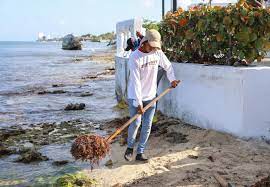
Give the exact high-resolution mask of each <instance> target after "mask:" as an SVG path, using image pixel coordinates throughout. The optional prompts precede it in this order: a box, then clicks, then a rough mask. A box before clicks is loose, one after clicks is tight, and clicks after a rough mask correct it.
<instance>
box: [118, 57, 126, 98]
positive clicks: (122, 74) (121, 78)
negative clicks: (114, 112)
mask: <svg viewBox="0 0 270 187" xmlns="http://www.w3.org/2000/svg"><path fill="white" fill-rule="evenodd" d="M127 62H128V58H127V57H119V56H115V94H116V98H117V101H121V100H122V99H126V97H127V82H128V67H127Z"/></svg>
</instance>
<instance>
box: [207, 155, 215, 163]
mask: <svg viewBox="0 0 270 187" xmlns="http://www.w3.org/2000/svg"><path fill="white" fill-rule="evenodd" d="M207 158H208V159H209V160H210V161H211V162H215V159H214V158H213V157H212V156H209V157H207Z"/></svg>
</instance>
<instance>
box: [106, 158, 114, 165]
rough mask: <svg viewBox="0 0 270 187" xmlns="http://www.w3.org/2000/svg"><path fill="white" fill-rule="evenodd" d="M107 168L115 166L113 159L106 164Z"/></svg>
mask: <svg viewBox="0 0 270 187" xmlns="http://www.w3.org/2000/svg"><path fill="white" fill-rule="evenodd" d="M105 166H107V167H111V166H113V161H112V159H110V160H108V161H107V162H106V163H105Z"/></svg>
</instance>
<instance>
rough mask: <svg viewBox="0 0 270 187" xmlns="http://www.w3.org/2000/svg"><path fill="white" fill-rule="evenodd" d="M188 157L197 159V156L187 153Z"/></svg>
mask: <svg viewBox="0 0 270 187" xmlns="http://www.w3.org/2000/svg"><path fill="white" fill-rule="evenodd" d="M188 158H190V159H198V156H195V155H188Z"/></svg>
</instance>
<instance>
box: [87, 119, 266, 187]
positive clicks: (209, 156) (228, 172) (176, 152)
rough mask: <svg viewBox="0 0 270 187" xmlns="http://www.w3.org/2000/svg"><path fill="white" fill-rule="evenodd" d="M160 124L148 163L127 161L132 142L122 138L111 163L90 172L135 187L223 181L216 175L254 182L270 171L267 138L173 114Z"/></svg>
mask: <svg viewBox="0 0 270 187" xmlns="http://www.w3.org/2000/svg"><path fill="white" fill-rule="evenodd" d="M115 125H116V126H117V124H115ZM154 127H155V129H156V130H155V131H154V132H152V134H151V137H150V140H149V146H148V148H147V150H146V154H147V155H148V156H149V157H151V159H150V160H149V162H148V163H140V162H136V161H132V162H130V163H129V162H126V161H125V160H124V158H123V153H124V151H125V148H126V146H123V140H122V138H119V139H118V141H116V142H115V143H113V145H112V152H111V159H112V162H113V165H112V166H111V168H102V169H95V170H93V171H92V172H90V171H85V172H86V173H87V174H88V175H89V177H91V178H95V179H97V180H98V181H100V183H99V185H100V186H132V187H133V186H191V185H192V186H219V183H218V182H217V180H216V179H215V178H214V175H215V174H218V175H219V176H221V177H222V178H224V179H225V180H226V181H227V182H230V183H231V184H235V185H237V186H251V185H253V184H255V182H258V181H260V180H261V179H263V178H265V177H267V176H269V174H270V170H269V168H270V160H269V158H270V145H269V144H267V143H266V142H264V141H259V140H242V139H239V138H236V137H234V136H232V135H229V134H226V133H221V132H216V131H213V130H206V129H201V128H197V127H195V126H191V125H189V124H185V123H183V122H181V121H180V120H177V119H172V118H167V117H163V119H158V122H157V123H156V124H154ZM99 185H98V186H99Z"/></svg>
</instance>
